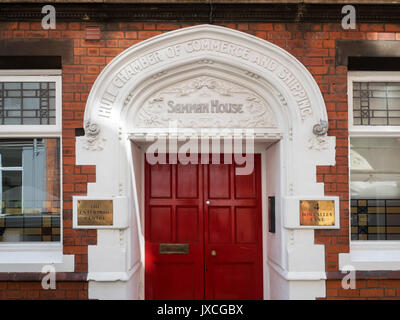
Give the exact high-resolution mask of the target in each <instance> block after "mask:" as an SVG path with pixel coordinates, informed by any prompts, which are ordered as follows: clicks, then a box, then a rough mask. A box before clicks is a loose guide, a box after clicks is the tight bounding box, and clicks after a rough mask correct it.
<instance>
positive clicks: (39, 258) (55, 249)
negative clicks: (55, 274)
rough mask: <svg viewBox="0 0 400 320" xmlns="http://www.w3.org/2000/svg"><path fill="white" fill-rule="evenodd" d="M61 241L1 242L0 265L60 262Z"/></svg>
mask: <svg viewBox="0 0 400 320" xmlns="http://www.w3.org/2000/svg"><path fill="white" fill-rule="evenodd" d="M62 251H63V250H62V244H61V243H2V244H0V265H2V264H19V263H41V264H54V263H62V261H63V253H62Z"/></svg>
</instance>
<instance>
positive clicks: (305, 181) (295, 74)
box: [73, 25, 339, 299]
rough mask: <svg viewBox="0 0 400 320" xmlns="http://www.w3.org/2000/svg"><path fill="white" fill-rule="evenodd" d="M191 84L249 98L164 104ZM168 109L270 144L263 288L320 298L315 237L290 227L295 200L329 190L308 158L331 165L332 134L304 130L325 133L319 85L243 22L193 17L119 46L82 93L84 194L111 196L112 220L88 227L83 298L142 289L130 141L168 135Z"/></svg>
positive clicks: (197, 89)
mask: <svg viewBox="0 0 400 320" xmlns="http://www.w3.org/2000/svg"><path fill="white" fill-rule="evenodd" d="M200 94H202V95H210V94H214V95H215V96H216V97H222V96H223V97H226V98H227V99H228V100H229V99H232V101H247V102H249V101H251V103H247V104H244V105H245V107H244V110H243V112H242V113H241V114H239V115H233V114H232V115H231V114H229V115H224V116H223V117H222V116H221V117H218V116H214V117H207V116H206V115H203V117H199V116H198V115H195V114H193V115H176V114H174V115H173V114H170V113H168V112H167V111H166V108H168V103H167V101H168V97H171V95H174V96H175V97H176V96H177V95H180V98H182V99H183V100H182V101H189V100H190V99H194V98H195V99H199V95H200ZM191 95H193V97H191ZM185 99H186V100H185ZM187 99H189V100H187ZM174 119H175V120H178V127H179V128H180V133H179V134H182V135H187V134H189V129H190V132H191V134H193V129H195V130H197V131H199V130H200V129H207V130H208V131H210V132H212V130H213V129H224V128H230V129H233V128H236V129H243V128H254V139H255V140H256V141H259V142H260V143H262V142H265V141H276V142H278V143H276V144H274V145H272V146H271V147H270V148H268V150H265V148H264V150H263V153H264V156H263V157H264V158H263V159H264V160H263V161H264V162H265V163H267V162H268V163H269V165H270V166H271V167H273V168H274V169H273V170H271V171H267V173H266V180H265V183H264V185H265V186H266V188H267V189H268V195H274V196H275V197H276V210H277V221H276V228H277V232H276V233H275V234H270V233H268V232H267V231H266V230H265V234H264V246H266V251H265V252H264V268H265V270H266V271H265V272H264V274H265V275H268V279H267V282H268V286H265V290H267V291H268V292H266V293H265V297H266V298H273V299H301V298H306V299H313V298H315V297H320V296H324V295H325V281H324V279H325V253H324V247H323V246H322V245H315V244H314V229H313V228H310V227H304V226H300V221H299V209H298V203H299V199H316V200H318V199H326V198H329V197H325V196H324V188H323V184H321V183H316V166H318V165H333V164H334V163H335V138H334V137H327V136H326V135H324V132H322V135H315V133H314V132H316V130H315V129H321V130H322V131H323V126H320V127H318V126H317V128H314V126H315V125H317V124H319V123H320V121H324V122H327V120H328V119H327V113H326V108H325V104H324V101H323V98H322V95H321V92H320V90H319V87H318V85H317V83H316V82H315V80H314V79H313V77H312V76H311V74H310V73H309V72H308V70H307V69H306V68H305V67H304V66H303V65H302V64H301V63H300V62H299V61H298V60H297V59H296V58H294V57H293V56H292V55H290V54H289V53H288V52H286V51H284V50H283V49H281V48H279V47H277V46H275V45H273V44H271V43H269V42H267V41H265V40H261V39H259V38H257V37H254V36H251V35H248V34H246V33H243V32H239V31H235V30H231V29H228V28H224V27H217V26H211V25H200V26H195V27H190V28H184V29H180V30H176V31H172V32H168V33H165V34H163V35H160V36H157V37H154V38H151V39H148V40H146V41H143V42H141V43H139V44H137V45H135V46H132V47H131V48H129V49H127V50H126V51H124V52H123V53H121V54H120V55H119V56H117V57H116V58H115V59H114V60H113V61H111V62H110V63H109V65H108V66H107V67H106V68H105V69H104V70H103V71H102V73H101V74H100V75H99V77H98V78H97V80H96V82H95V83H94V85H93V88H92V90H91V92H90V95H89V98H88V101H87V105H86V110H85V131H86V136H84V137H78V138H77V142H76V161H77V164H78V165H96V183H90V184H89V185H88V195H87V197H83V198H88V199H102V198H104V199H113V200H114V209H115V210H114V222H113V225H112V226H104V227H93V228H95V229H98V243H97V245H96V246H89V251H88V254H89V257H88V263H89V275H88V280H89V281H90V283H89V297H90V298H99V299H107V298H118V299H119V298H121V299H123V298H126V299H140V298H143V285H144V284H143V278H142V276H141V275H142V271H143V247H144V246H143V232H142V230H143V228H142V226H143V221H142V197H141V192H142V191H141V190H142V185H143V181H142V180H143V179H142V173H141V172H142V163H141V162H142V161H141V160H140V159H141V156H140V150H139V149H138V148H137V147H135V145H133V144H132V143H131V141H132V140H140V139H145V138H146V137H148V136H151V135H152V136H154V135H155V136H158V135H168V134H169V133H168V131H167V124H168V121H169V120H174ZM313 129H314V130H313ZM313 131H314V132H313ZM265 196H267V194H266V195H265ZM80 198H82V197H74V202H75V203H74V217H73V218H74V227H75V228H80V226H78V225H77V218H76V216H77V213H76V210H75V208H76V200H77V199H80ZM330 198H333V197H330ZM334 200H335V202H336V215H337V216H336V224H335V226H334V227H335V228H338V227H339V219H338V199H337V198H334ZM265 209H266V208H265V207H264V209H263V210H264V211H265ZM263 214H265V212H264V213H263ZM84 228H87V227H84ZM267 271H268V272H267ZM268 288H269V289H268Z"/></svg>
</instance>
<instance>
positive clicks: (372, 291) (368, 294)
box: [326, 279, 400, 300]
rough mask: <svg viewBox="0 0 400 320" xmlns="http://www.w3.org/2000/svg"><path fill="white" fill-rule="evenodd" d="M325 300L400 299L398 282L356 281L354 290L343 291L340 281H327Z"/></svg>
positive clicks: (399, 281) (379, 280) (381, 280)
mask: <svg viewBox="0 0 400 320" xmlns="http://www.w3.org/2000/svg"><path fill="white" fill-rule="evenodd" d="M326 298H327V299H335V300H347V299H353V300H354V299H355V300H377V299H385V300H388V299H396V300H398V299H400V280H383V279H368V280H357V281H356V288H355V289H350V290H345V289H343V288H342V284H341V280H332V281H327V283H326Z"/></svg>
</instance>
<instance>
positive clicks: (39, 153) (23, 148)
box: [0, 139, 60, 242]
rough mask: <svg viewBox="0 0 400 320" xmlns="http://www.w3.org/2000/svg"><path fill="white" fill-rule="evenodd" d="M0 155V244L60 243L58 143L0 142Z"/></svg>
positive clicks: (57, 140)
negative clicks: (0, 183)
mask: <svg viewBox="0 0 400 320" xmlns="http://www.w3.org/2000/svg"><path fill="white" fill-rule="evenodd" d="M0 155H1V159H2V161H3V163H2V166H1V167H0V175H1V177H2V179H1V180H2V186H1V188H2V192H1V200H2V207H1V214H0V242H23V241H29V242H31V241H60V146H59V139H18V140H0ZM6 164H7V165H6ZM17 164H18V165H19V167H16V165H17ZM8 165H10V166H8Z"/></svg>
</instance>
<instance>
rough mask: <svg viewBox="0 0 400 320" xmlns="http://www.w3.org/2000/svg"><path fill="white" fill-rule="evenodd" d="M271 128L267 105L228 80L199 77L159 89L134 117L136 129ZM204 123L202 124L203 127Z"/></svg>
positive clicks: (272, 120) (273, 123) (257, 96)
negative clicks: (172, 124) (174, 127)
mask: <svg viewBox="0 0 400 320" xmlns="http://www.w3.org/2000/svg"><path fill="white" fill-rule="evenodd" d="M171 121H176V122H177V126H178V127H180V128H204V127H208V128H275V127H276V125H275V120H274V116H273V113H272V111H271V109H270V107H269V106H268V104H267V102H266V101H265V100H264V99H263V98H261V97H260V96H259V95H257V94H256V93H254V92H252V91H250V90H249V89H247V88H245V87H242V86H239V85H237V84H234V83H232V82H230V81H226V80H222V79H218V78H214V77H210V76H201V77H196V78H193V79H191V80H186V81H182V82H179V83H176V84H174V85H172V86H169V87H167V88H164V89H162V90H161V91H160V92H158V93H157V94H156V95H155V96H152V97H150V98H149V99H147V100H146V102H145V103H144V105H143V107H141V108H140V109H139V111H138V112H137V114H136V116H135V127H137V128H157V127H158V128H160V127H163V128H167V127H168V126H169V125H170V122H171ZM205 124H206V125H205Z"/></svg>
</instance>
